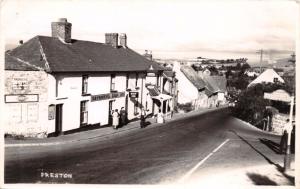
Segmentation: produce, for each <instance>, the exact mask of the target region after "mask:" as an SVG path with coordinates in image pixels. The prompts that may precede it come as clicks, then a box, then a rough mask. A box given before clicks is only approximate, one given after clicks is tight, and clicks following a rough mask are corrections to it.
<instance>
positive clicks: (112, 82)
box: [110, 74, 116, 91]
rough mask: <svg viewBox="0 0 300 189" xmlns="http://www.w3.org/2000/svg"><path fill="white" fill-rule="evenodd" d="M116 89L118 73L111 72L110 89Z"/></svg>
mask: <svg viewBox="0 0 300 189" xmlns="http://www.w3.org/2000/svg"><path fill="white" fill-rule="evenodd" d="M115 90H116V75H114V74H111V77H110V91H115Z"/></svg>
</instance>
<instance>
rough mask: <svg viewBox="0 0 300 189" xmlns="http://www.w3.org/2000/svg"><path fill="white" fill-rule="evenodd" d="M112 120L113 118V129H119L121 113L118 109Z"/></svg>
mask: <svg viewBox="0 0 300 189" xmlns="http://www.w3.org/2000/svg"><path fill="white" fill-rule="evenodd" d="M112 118H113V127H114V129H118V125H119V112H118V109H115V111H114V112H113V114H112Z"/></svg>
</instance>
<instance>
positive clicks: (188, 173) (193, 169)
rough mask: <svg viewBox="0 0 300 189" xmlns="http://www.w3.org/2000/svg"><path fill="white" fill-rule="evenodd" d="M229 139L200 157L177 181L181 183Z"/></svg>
mask: <svg viewBox="0 0 300 189" xmlns="http://www.w3.org/2000/svg"><path fill="white" fill-rule="evenodd" d="M228 141H229V139H226V140H225V141H224V142H223V143H222V144H220V145H219V146H218V147H217V148H216V149H214V150H213V151H212V152H211V153H209V154H208V155H207V156H206V157H205V158H204V159H202V160H201V161H200V162H199V163H197V165H195V166H194V167H193V168H192V169H191V170H190V171H189V172H187V173H186V174H185V175H184V176H183V177H182V178H181V179H180V180H179V181H178V183H183V182H184V181H185V180H186V179H187V178H189V177H190V176H191V175H192V174H193V173H194V172H195V171H196V170H197V169H198V168H199V167H200V166H201V165H202V164H203V163H204V162H205V161H206V160H207V159H208V158H209V157H210V156H212V155H213V154H214V153H216V152H217V151H218V150H219V149H220V148H221V147H222V146H223V145H224V144H226V143H227V142H228Z"/></svg>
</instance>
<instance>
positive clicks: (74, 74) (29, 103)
mask: <svg viewBox="0 0 300 189" xmlns="http://www.w3.org/2000/svg"><path fill="white" fill-rule="evenodd" d="M51 28H52V36H35V37H33V38H32V39H30V40H28V41H27V42H25V43H24V44H21V45H20V46H18V47H16V48H15V49H12V50H9V51H7V52H6V54H5V109H6V116H5V117H6V118H7V119H6V121H5V125H6V127H5V133H8V134H22V135H27V136H41V137H43V136H47V135H49V134H55V135H57V134H61V133H63V132H66V131H70V130H74V129H78V128H82V127H87V126H93V125H98V126H99V125H100V126H102V125H109V124H110V114H111V110H114V109H118V110H120V109H121V107H124V108H125V110H126V111H127V117H128V119H129V120H133V119H136V118H138V117H139V116H140V112H141V108H144V109H145V110H146V112H147V114H148V115H151V114H156V113H157V112H158V109H159V108H167V107H163V105H166V104H168V105H172V104H173V102H172V99H173V97H172V96H170V95H166V94H162V93H161V91H163V76H162V75H163V71H164V68H163V67H161V66H159V65H158V64H157V63H155V62H154V61H152V60H148V59H147V58H145V57H144V56H142V55H140V54H138V53H136V52H135V51H133V50H132V49H130V48H129V47H128V46H127V36H126V34H120V35H119V34H118V33H106V34H105V43H99V42H92V41H84V40H77V39H72V37H71V31H72V24H71V23H69V22H68V21H67V19H59V20H58V21H56V22H52V23H51ZM153 91H156V93H155V94H153ZM169 102H170V103H169Z"/></svg>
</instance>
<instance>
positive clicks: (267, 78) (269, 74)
mask: <svg viewBox="0 0 300 189" xmlns="http://www.w3.org/2000/svg"><path fill="white" fill-rule="evenodd" d="M277 82H279V83H284V80H283V79H282V77H280V75H278V74H277V73H276V72H275V70H274V69H266V70H265V71H264V72H263V73H261V74H260V75H259V76H258V77H257V78H256V79H254V80H253V81H252V82H251V83H250V84H249V85H248V87H251V86H253V85H255V84H258V83H277Z"/></svg>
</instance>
